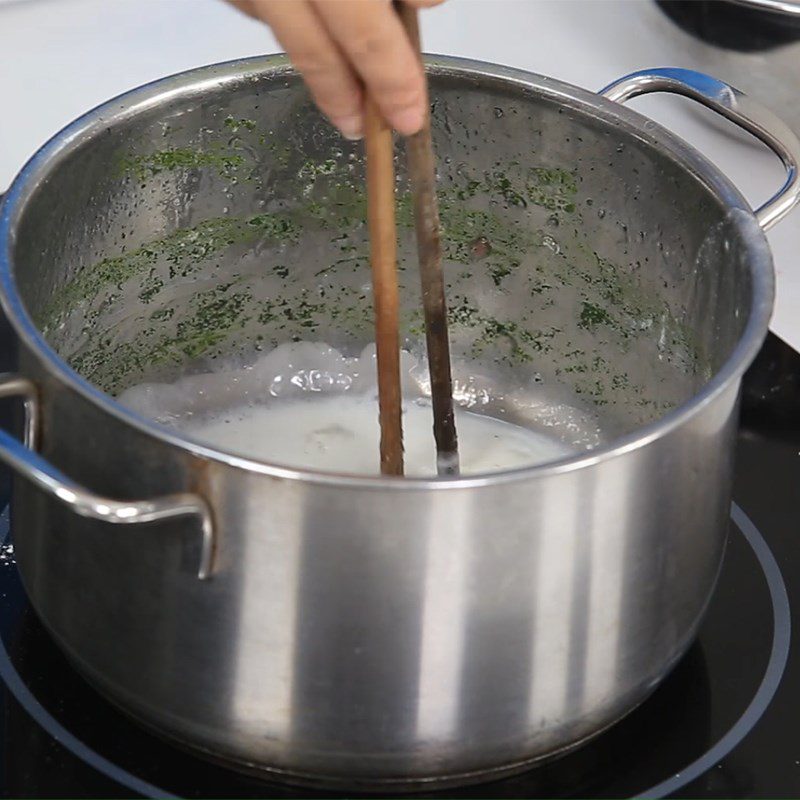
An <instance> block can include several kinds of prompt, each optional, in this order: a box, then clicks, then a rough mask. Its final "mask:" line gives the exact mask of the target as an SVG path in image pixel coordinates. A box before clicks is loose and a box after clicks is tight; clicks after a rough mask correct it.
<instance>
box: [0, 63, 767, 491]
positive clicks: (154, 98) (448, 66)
mask: <svg viewBox="0 0 800 800" xmlns="http://www.w3.org/2000/svg"><path fill="white" fill-rule="evenodd" d="M425 60H426V68H427V69H428V71H429V72H430V73H431V74H434V75H442V76H453V77H461V78H472V79H473V80H481V81H487V80H488V81H489V82H490V83H491V82H494V83H495V84H496V85H499V86H503V85H505V86H512V87H516V88H517V89H520V88H522V89H528V90H530V91H532V92H535V93H536V94H538V95H544V96H546V97H548V98H550V99H551V100H556V101H559V102H561V103H562V105H564V106H565V107H568V108H572V109H574V110H576V111H584V112H585V111H590V112H591V113H592V114H593V115H594V116H595V117H597V118H599V119H601V120H602V121H603V122H606V123H608V124H609V125H612V126H616V127H619V128H622V129H624V130H625V132H626V133H627V134H634V135H636V136H637V137H638V138H639V139H640V140H642V141H644V142H646V143H647V144H649V145H654V146H660V147H661V148H663V149H665V150H666V151H667V152H668V154H669V155H670V156H671V157H672V158H673V159H674V160H675V161H677V162H678V163H679V164H680V165H681V166H682V167H684V169H686V170H687V171H688V172H690V173H691V174H692V175H693V176H694V177H695V178H696V179H698V180H700V181H701V182H702V183H703V184H704V185H705V186H706V187H707V188H708V189H710V190H711V191H712V192H713V193H714V194H715V195H716V196H717V197H718V198H719V199H720V200H721V201H722V202H723V204H724V205H726V206H727V207H728V209H729V214H730V217H729V218H730V221H731V224H733V225H734V226H735V227H737V228H738V229H739V231H740V234H741V235H742V239H743V241H744V242H745V243H746V244H747V247H748V250H749V253H750V257H749V269H750V274H751V279H752V286H753V290H752V299H751V304H750V309H749V319H748V322H747V325H746V326H745V329H744V331H743V332H742V335H741V337H740V338H739V341H738V342H737V344H736V346H735V348H734V349H733V351H732V352H731V354H730V355H729V357H728V359H727V360H726V361H725V363H724V364H723V366H722V368H721V369H720V370H719V371H718V372H717V373H716V374H715V375H714V376H713V377H712V378H711V380H710V381H708V382H707V383H706V384H704V385H703V387H702V388H701V389H700V391H699V392H698V393H697V394H695V395H693V396H692V397H691V398H690V399H689V400H687V401H686V402H685V403H682V404H681V405H679V406H677V407H676V408H674V409H672V410H670V411H669V412H667V413H666V414H665V415H664V416H662V417H660V418H658V419H656V420H654V421H652V422H650V423H648V424H646V425H643V426H642V427H640V428H637V429H635V430H634V431H632V432H630V433H628V434H625V435H624V436H622V437H619V438H617V439H614V440H612V441H611V442H610V443H609V444H607V445H604V446H602V447H598V448H596V449H594V450H588V451H585V452H581V453H578V454H575V455H571V456H568V457H565V458H562V459H559V460H557V461H552V462H547V463H544V464H539V465H533V466H529V467H516V468H513V469H508V470H502V471H497V472H492V473H485V474H479V475H474V476H465V477H456V478H449V479H443V478H420V477H406V478H404V479H403V480H397V479H396V478H392V477H384V476H381V475H354V474H348V473H338V472H324V471H316V470H311V469H298V468H292V467H285V466H280V465H277V464H270V463H267V462H262V461H257V460H254V459H251V458H247V457H245V456H239V455H235V454H232V453H227V452H225V451H223V450H217V449H216V448H213V447H211V446H209V445H204V444H202V443H200V442H197V441H194V440H192V439H189V438H185V437H183V436H181V435H180V434H179V433H177V432H175V431H173V430H171V429H169V428H167V427H165V426H162V425H160V424H158V423H156V422H154V421H152V420H150V419H148V418H146V417H143V416H140V415H139V414H136V413H135V412H133V411H131V410H129V409H127V408H125V407H124V406H123V405H122V404H121V403H119V402H118V401H117V400H116V399H115V398H113V397H112V396H111V395H108V394H106V393H104V392H102V391H101V390H100V389H98V388H97V387H95V386H94V385H93V384H92V383H90V382H89V381H87V380H86V379H85V378H83V377H81V376H80V375H79V374H78V373H77V372H75V371H74V370H73V369H72V368H71V367H70V366H69V365H68V364H67V363H66V362H65V361H64V360H63V359H62V358H61V357H60V356H59V355H58V354H57V353H56V352H55V350H53V348H52V347H51V346H50V345H49V344H48V342H47V341H46V340H45V338H44V337H43V336H42V334H41V332H40V331H39V330H38V328H37V327H36V325H35V324H34V322H33V320H32V319H31V317H30V315H29V314H28V311H27V309H26V308H25V306H24V304H23V302H22V298H21V297H20V295H19V294H18V292H17V287H16V281H15V279H14V274H13V269H12V246H13V244H14V240H15V233H16V227H17V224H18V222H19V220H20V218H21V217H22V215H23V213H24V210H25V206H26V204H27V202H28V200H29V199H30V197H31V195H32V194H33V193H34V191H35V190H36V189H37V187H39V185H40V184H43V183H46V181H47V177H48V173H49V171H50V169H51V167H52V165H53V164H54V163H57V162H58V161H59V160H60V159H63V158H65V157H66V156H68V154H69V153H70V152H71V151H72V150H73V149H74V148H75V147H77V146H79V145H81V144H82V143H84V142H85V141H87V140H88V139H91V138H92V137H93V136H96V135H98V134H99V133H100V132H102V131H103V130H104V129H105V128H106V127H108V124H109V123H110V122H112V121H118V120H120V119H125V118H127V117H131V116H136V115H137V114H139V113H141V112H143V111H145V110H146V109H148V108H151V107H154V106H157V105H158V104H159V103H160V102H161V101H163V100H164V99H166V98H169V97H177V96H188V97H191V96H192V95H198V96H199V95H202V93H203V91H204V90H205V89H206V88H209V87H215V88H219V87H220V86H222V85H225V84H236V83H240V82H241V81H242V80H254V79H258V78H261V77H263V76H265V75H270V76H271V77H273V78H279V77H280V76H281V75H283V76H284V77H286V78H287V79H292V80H297V79H298V78H299V75H298V73H297V72H296V70H294V69H293V68H292V67H291V65H290V64H289V62H288V60H287V59H286V57H285V56H284V55H272V56H254V57H250V58H244V59H237V60H233V61H226V62H222V63H219V64H211V65H208V66H204V67H198V68H194V69H190V70H187V71H184V72H180V73H177V74H174V75H171V76H167V77H164V78H160V79H158V80H155V81H152V82H150V83H146V84H144V85H142V86H139V87H137V88H134V89H131V90H129V91H127V92H124V93H123V94H121V95H118V96H117V97H115V98H113V99H111V100H108V101H106V102H105V103H102V104H101V105H99V106H97V107H96V108H94V109H93V110H91V111H88V112H87V113H85V114H84V115H82V116H81V117H78V118H77V119H76V120H74V121H73V122H71V123H69V124H68V125H67V126H65V127H64V128H63V129H62V130H61V131H59V132H58V133H56V134H55V135H54V136H53V137H51V138H50V139H49V140H48V141H47V142H46V143H45V144H44V145H43V146H42V147H40V148H39V149H38V150H37V151H36V152H35V153H34V155H33V156H32V157H31V158H30V159H29V161H28V162H27V163H26V164H25V166H24V167H23V168H22V170H21V171H20V172H19V173H18V175H17V176H16V178H15V179H14V181H13V182H12V184H11V186H10V188H9V189H8V192H7V194H6V195H5V197H4V199H3V202H2V203H0V307H2V310H3V312H4V313H5V315H6V318H7V319H8V321H9V323H10V325H11V327H12V329H13V330H14V332H15V333H16V335H17V336H18V337H19V338H20V339H21V340H22V342H23V343H24V344H25V345H26V346H27V347H28V348H29V349H31V350H32V351H33V352H34V353H35V354H36V356H37V357H38V358H39V359H41V361H42V362H43V363H44V365H45V366H46V368H47V369H48V370H49V371H50V372H51V373H54V374H55V376H56V377H57V378H58V379H59V380H60V381H61V382H63V383H64V384H66V385H67V386H68V387H69V388H70V389H73V390H74V391H76V392H77V393H78V394H80V395H81V396H82V397H83V398H84V399H85V400H87V401H89V402H90V403H92V404H93V405H94V406H96V407H98V408H99V409H100V410H101V411H105V412H107V413H109V414H111V415H112V416H114V417H116V418H117V419H118V420H120V421H121V422H124V423H126V424H128V425H131V426H133V427H134V428H136V429H138V430H139V431H141V432H143V433H145V434H147V435H150V436H152V437H154V438H156V439H158V440H160V441H162V442H164V443H166V444H169V445H172V446H175V447H178V448H181V449H182V450H186V451H189V452H190V453H191V454H192V455H193V456H197V457H200V458H203V459H206V460H210V461H216V462H221V463H223V464H226V465H228V466H231V467H235V468H239V469H243V470H247V471H249V472H256V473H260V474H263V475H267V476H270V477H274V478H281V479H288V480H299V481H304V482H307V483H312V484H315V483H316V484H326V485H341V486H347V487H350V488H352V487H354V486H355V487H359V488H365V489H366V488H369V489H385V488H389V487H390V488H392V489H405V490H420V489H436V490H441V489H463V488H472V487H480V486H487V485H496V484H502V483H509V482H516V481H521V480H528V479H531V478H544V477H546V476H551V475H557V474H560V473H565V472H571V471H573V470H578V469H584V468H587V467H591V466H593V465H594V464H598V463H601V462H604V461H609V460H611V459H613V458H617V457H619V456H622V455H624V454H625V453H628V452H630V451H633V450H637V449H639V448H641V447H644V446H646V445H648V444H650V443H652V442H653V441H655V440H657V439H660V438H662V437H663V436H665V435H667V434H668V433H670V432H672V431H673V430H675V429H676V428H678V427H680V426H681V425H683V424H684V423H686V422H688V421H689V420H690V419H691V418H693V417H694V416H695V415H697V414H699V413H700V412H701V411H702V410H703V409H704V408H705V407H706V406H707V405H709V404H710V403H712V402H713V401H714V400H715V399H716V398H717V397H718V396H719V395H720V394H722V393H724V392H725V391H726V390H727V389H729V388H730V386H731V385H732V384H734V383H735V382H736V381H738V380H739V379H740V378H741V376H742V375H743V374H744V372H745V370H746V369H747V367H748V366H749V365H750V363H751V362H752V361H753V359H754V358H755V356H756V354H757V353H758V350H759V349H760V347H761V344H762V342H763V340H764V338H765V336H766V334H767V329H768V325H769V320H770V317H771V314H772V304H773V299H774V289H775V279H774V272H773V267H772V255H771V252H770V249H769V245H768V243H767V240H766V236H765V235H764V232H763V231H762V230H761V228H760V226H759V225H758V222H757V221H756V218H755V216H754V214H753V211H752V209H751V207H750V206H749V204H748V203H747V201H746V200H745V199H744V197H743V196H742V194H741V192H739V190H738V189H737V188H736V187H735V186H734V185H733V184H732V183H731V181H730V180H729V179H728V178H727V177H726V176H725V175H724V174H723V173H722V172H721V171H720V170H719V169H718V168H717V167H716V166H715V165H714V164H712V163H711V162H710V161H709V160H708V159H707V158H706V157H705V156H704V155H702V154H701V153H700V152H699V151H697V150H696V149H695V148H694V147H692V146H690V145H689V144H687V143H686V142H684V141H683V140H682V139H680V138H679V137H677V136H676V135H674V134H672V133H671V132H669V131H668V130H667V129H666V128H663V127H662V126H660V125H658V124H656V123H654V122H653V121H652V120H651V119H649V118H648V117H645V116H643V115H642V114H639V113H637V112H636V111H633V110H631V109H630V108H628V107H627V106H623V105H621V104H619V103H615V102H613V101H611V100H607V99H606V98H604V97H602V96H600V95H598V94H595V93H593V92H591V91H588V90H586V89H582V88H580V87H577V86H573V85H572V84H569V83H565V82H563V81H559V80H556V79H554V78H549V77H545V76H542V75H538V74H536V73H532V72H527V71H525V70H521V69H516V68H513V67H507V66H502V65H497V64H492V63H488V62H483V61H477V60H472V59H465V58H460V57H454V56H439V55H436V56H431V55H426V57H425ZM737 211H738V212H739V213H737Z"/></svg>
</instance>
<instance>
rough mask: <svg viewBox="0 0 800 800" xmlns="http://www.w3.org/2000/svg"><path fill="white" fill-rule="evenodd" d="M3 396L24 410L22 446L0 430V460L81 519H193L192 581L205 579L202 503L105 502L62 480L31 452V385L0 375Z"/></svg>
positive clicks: (208, 565) (207, 527)
mask: <svg viewBox="0 0 800 800" xmlns="http://www.w3.org/2000/svg"><path fill="white" fill-rule="evenodd" d="M6 397H19V398H22V402H23V408H24V411H25V432H24V444H23V443H22V442H19V441H17V440H16V439H15V438H14V437H13V436H11V435H10V434H9V433H7V432H6V431H3V430H0V461H2V462H3V463H5V464H6V465H7V466H9V467H11V469H13V470H14V471H15V472H17V473H18V474H19V475H21V476H22V477H24V478H27V479H28V480H29V481H30V482H31V483H33V484H34V486H36V487H37V488H38V489H41V490H42V491H43V492H45V493H47V494H49V495H50V496H51V497H55V498H56V499H58V500H60V501H61V502H62V503H64V504H65V505H67V506H69V508H71V509H72V510H73V511H74V512H75V513H76V514H80V515H81V516H82V517H89V518H91V519H99V520H103V521H105V522H114V523H120V524H125V525H129V524H135V523H138V522H156V521H158V520H165V519H173V518H175V517H186V516H194V517H197V518H198V519H199V521H200V530H201V535H202V543H201V549H200V565H199V567H198V570H197V577H198V578H200V580H205V579H206V578H209V577H211V574H212V571H213V561H214V550H215V547H214V544H215V537H214V525H213V520H212V516H211V509H210V508H209V506H208V504H207V503H206V501H205V500H203V499H202V498H201V497H198V496H197V495H195V494H190V493H182V494H172V495H166V496H164V497H157V498H155V499H153V500H139V501H124V500H111V499H109V498H107V497H102V496H100V495H96V494H93V493H92V492H90V491H88V490H86V489H84V488H83V487H82V486H79V485H78V484H77V483H75V481H72V480H70V479H69V478H67V477H66V476H65V475H63V474H62V473H61V472H59V470H57V469H56V468H55V467H54V466H52V464H50V463H48V462H47V461H46V460H45V459H44V458H42V456H40V455H39V454H38V453H37V452H36V445H37V435H38V416H39V415H38V393H37V391H36V386H35V385H34V384H33V383H32V382H31V381H29V380H28V379H27V378H23V377H21V376H18V375H12V374H0V398H6Z"/></svg>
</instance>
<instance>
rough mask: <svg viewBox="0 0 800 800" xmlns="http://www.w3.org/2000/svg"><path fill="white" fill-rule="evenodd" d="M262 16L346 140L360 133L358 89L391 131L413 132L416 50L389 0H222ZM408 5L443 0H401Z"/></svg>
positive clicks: (420, 114) (417, 119) (421, 91)
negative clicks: (388, 125)
mask: <svg viewBox="0 0 800 800" xmlns="http://www.w3.org/2000/svg"><path fill="white" fill-rule="evenodd" d="M229 2H231V3H233V5H235V6H236V7H237V8H239V9H241V10H242V11H244V12H245V13H246V14H249V15H250V16H251V17H255V18H256V19H260V20H263V21H264V22H266V23H267V24H268V25H269V26H270V27H271V28H272V31H273V33H274V34H275V37H276V38H277V39H278V41H279V42H280V43H281V45H282V46H283V47H284V49H285V50H286V52H287V53H288V55H289V58H290V59H291V60H292V62H293V64H294V65H295V67H296V68H297V70H298V71H299V72H300V73H301V74H302V76H303V78H304V79H305V82H306V84H307V85H308V88H309V89H310V90H311V94H312V95H313V97H314V100H315V101H316V103H317V105H318V106H319V108H320V110H321V111H322V113H323V114H325V115H326V116H327V117H328V119H330V121H331V122H332V123H333V124H334V125H335V126H336V127H337V128H338V129H339V130H340V131H341V132H342V134H344V136H346V137H347V138H349V139H358V138H360V137H361V136H362V134H363V132H364V91H365V88H366V91H368V92H369V93H370V95H371V97H372V98H373V99H374V101H375V102H376V103H377V105H378V107H379V108H380V110H381V111H382V113H383V115H384V117H385V118H386V121H387V122H388V123H389V124H390V125H391V126H392V127H393V128H394V129H395V130H397V131H398V132H399V133H402V134H404V135H406V136H409V135H411V134H413V133H416V132H417V131H418V130H419V129H420V128H421V127H422V124H423V122H424V119H425V105H426V103H427V94H426V87H425V78H424V75H423V71H422V67H421V65H420V63H419V59H418V56H417V54H416V53H415V52H414V50H413V48H412V46H411V43H410V42H409V40H408V37H407V36H406V33H405V30H404V29H403V26H402V24H401V22H400V19H399V17H398V15H397V13H396V12H395V10H394V9H393V8H392V3H391V2H390V0H229ZM403 2H406V3H408V4H409V5H412V6H415V7H416V8H425V7H429V6H435V5H438V4H439V3H441V2H443V0H403Z"/></svg>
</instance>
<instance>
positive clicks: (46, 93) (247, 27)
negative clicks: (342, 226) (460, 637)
mask: <svg viewBox="0 0 800 800" xmlns="http://www.w3.org/2000/svg"><path fill="white" fill-rule="evenodd" d="M670 24H671V23H669V22H668V21H667V20H665V19H664V18H663V16H662V15H661V12H660V11H659V10H658V9H657V8H656V7H655V6H654V4H653V3H651V2H650V0H449V2H447V3H445V4H444V5H443V6H440V7H439V8H437V9H434V10H432V11H428V12H425V14H424V17H423V36H424V44H425V49H426V50H427V51H429V52H434V53H448V54H454V55H462V56H469V57H471V58H478V59H484V60H487V61H494V62H497V63H505V64H509V65H512V66H515V67H521V68H523V69H528V70H531V71H533V72H539V73H542V74H545V75H552V76H553V77H556V78H559V79H561V80H565V81H568V82H570V83H574V84H577V85H580V86H584V87H586V88H589V89H599V88H600V87H602V86H604V85H605V84H607V83H609V82H611V81H612V80H613V79H615V78H617V77H619V76H620V75H623V74H625V73H627V72H631V71H633V70H637V69H642V68H644V67H654V66H684V67H697V66H698V63H697V56H696V54H697V48H698V47H699V45H698V44H697V43H696V42H694V41H693V40H691V39H690V38H689V37H685V41H684V40H683V39H681V37H680V36H678V37H677V39H676V37H675V36H670V37H666V36H664V35H659V31H662V32H663V30H664V26H668V25H670ZM277 49H278V47H277V45H276V42H275V40H274V38H273V37H272V35H271V34H270V32H269V30H268V29H267V28H265V27H264V26H262V25H260V24H258V23H256V22H253V21H251V20H248V19H247V18H245V17H243V16H242V15H240V14H239V13H238V12H236V11H234V10H233V9H231V8H229V7H228V6H227V5H226V4H224V3H222V2H221V1H220V0H0V109H2V112H1V116H0V190H2V189H3V188H5V187H7V186H8V184H9V183H10V182H11V180H12V178H13V177H14V175H15V173H16V172H17V171H18V170H19V168H20V167H21V166H22V164H23V163H24V162H25V160H26V159H27V158H28V157H29V156H30V155H31V154H32V153H33V152H34V151H35V150H36V148H38V147H39V145H40V144H42V143H43V142H44V141H45V140H46V139H47V138H48V137H49V136H50V135H51V134H53V133H55V132H56V131H57V130H58V129H59V128H61V127H62V126H63V125H64V124H66V123H67V122H69V121H70V120H72V119H74V118H75V117H76V116H78V115H79V114H81V113H82V112H84V111H86V110H88V109H89V108H91V107H92V106H94V105H97V104H98V103H101V102H103V101H104V100H107V99H108V98H110V97H112V96H114V95H116V94H119V93H120V92H122V91H125V90H126V89H129V88H132V87H134V86H137V85H139V84H141V83H144V82H146V81H149V80H152V79H155V78H158V77H161V76H163V75H167V74H170V73H173V72H178V71H180V70H184V69H188V68H190V67H195V66H199V65H201V64H208V63H212V62H216V61H224V60H227V59H232V58H238V57H241V56H247V55H254V54H258V53H269V52H275V51H276V50H277ZM719 77H722V78H724V77H725V75H719ZM636 107H637V108H638V109H639V110H640V111H643V112H644V113H647V114H650V115H651V116H653V118H655V119H657V120H658V121H659V122H661V123H662V124H664V125H666V126H668V127H670V128H671V129H672V130H673V131H675V132H676V133H678V134H679V135H681V136H683V137H684V138H685V139H687V140H688V141H689V142H691V143H692V144H694V145H695V146H696V147H697V148H698V149H700V150H702V151H703V152H704V153H705V154H706V155H707V156H709V157H710V158H711V160H712V161H714V162H716V163H717V165H718V166H719V167H720V168H721V169H722V170H723V171H724V172H726V173H727V174H728V175H729V176H730V177H731V179H732V180H733V181H734V182H735V183H736V184H737V185H738V186H739V187H740V188H741V189H742V191H743V193H744V194H745V196H746V197H747V198H748V200H750V201H751V202H752V203H754V204H757V203H760V202H762V201H763V200H764V199H765V198H766V197H768V196H769V195H770V194H771V193H772V192H773V191H774V190H775V188H777V186H778V185H779V184H780V183H781V181H782V171H781V168H780V166H779V164H778V162H777V160H776V159H775V157H774V156H772V155H771V154H769V153H768V152H767V151H766V149H763V148H761V147H760V146H753V145H751V144H749V143H746V142H743V141H741V140H740V139H739V138H737V137H735V136H729V135H726V134H725V133H724V132H723V131H721V130H720V128H719V127H718V126H717V125H709V124H708V117H707V116H705V115H704V114H703V113H698V112H697V111H696V110H695V109H694V108H693V107H690V106H689V104H688V101H682V100H677V99H674V98H667V97H651V98H643V99H641V100H639V101H636ZM775 110H777V111H778V112H780V109H775ZM769 239H770V243H771V245H772V248H773V253H774V256H775V265H776V270H777V273H778V297H777V303H776V308H775V313H774V316H773V321H772V329H773V330H774V331H775V332H776V333H777V334H778V335H780V336H782V337H783V338H784V339H786V340H787V341H788V342H789V343H790V344H792V345H793V346H794V347H796V348H798V349H800V314H798V313H797V310H798V309H800V264H799V263H797V262H798V261H799V260H800V211H798V212H797V213H796V214H795V216H793V217H790V218H789V219H788V220H785V221H784V222H783V223H781V224H780V225H778V226H777V227H776V228H775V229H774V230H773V231H772V232H770V234H769Z"/></svg>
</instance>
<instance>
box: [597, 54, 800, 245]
mask: <svg viewBox="0 0 800 800" xmlns="http://www.w3.org/2000/svg"><path fill="white" fill-rule="evenodd" d="M652 92H671V93H672V94H680V95H683V96H684V97H690V98H691V99H692V100H697V102H698V103H702V104H703V105H704V106H707V107H708V108H710V109H712V111H716V112H717V113H718V114H721V115H722V116H723V117H726V118H727V119H729V120H731V121H732V122H735V123H736V124H737V125H740V126H741V127H742V128H744V129H745V130H746V131H749V132H750V133H752V134H753V136H755V137H756V138H758V139H760V140H761V141H762V142H764V144H766V145H767V147H769V148H770V149H771V150H772V151H773V152H774V153H775V154H776V155H777V156H778V158H780V160H781V161H782V162H783V165H784V167H785V168H786V182H785V183H784V184H783V186H782V187H781V188H780V189H779V190H778V191H777V192H776V193H775V195H773V196H772V197H771V198H770V199H769V200H767V202H766V203H764V205H762V206H761V207H760V208H758V209H757V210H756V212H755V214H756V219H757V220H758V223H759V225H761V228H762V230H765V231H766V230H769V229H770V228H771V227H772V226H773V225H774V224H775V223H776V222H780V220H782V219H783V218H784V217H785V216H786V215H787V214H788V213H789V212H790V211H791V210H792V209H793V208H794V207H795V206H796V205H797V203H798V201H800V173H799V172H798V165H800V141H798V139H797V136H795V134H794V133H793V131H792V130H791V129H790V128H789V126H788V125H786V123H784V122H782V121H781V120H780V119H778V117H776V116H775V115H774V114H773V113H772V112H771V111H768V110H767V109H766V108H764V107H763V106H762V105H760V104H759V103H756V102H755V101H754V100H752V99H751V98H750V97H748V96H747V95H746V94H744V93H742V92H740V91H739V90H738V89H734V88H733V87H732V86H729V85H728V84H727V83H724V82H723V81H720V80H717V79H716V78H712V77H710V76H708V75H704V74H703V73H701V72H695V71H694V70H690V69H678V68H676V67H664V68H661V69H648V70H642V71H641V72H634V73H632V74H630V75H626V76H625V77H624V78H620V79H619V80H617V81H614V83H612V84H611V85H609V86H607V87H606V88H605V89H603V90H602V92H600V94H601V95H603V97H607V98H608V99H609V100H614V101H615V102H617V103H624V102H625V101H626V100H630V99H631V98H632V97H639V96H640V95H643V94H650V93H652Z"/></svg>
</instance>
